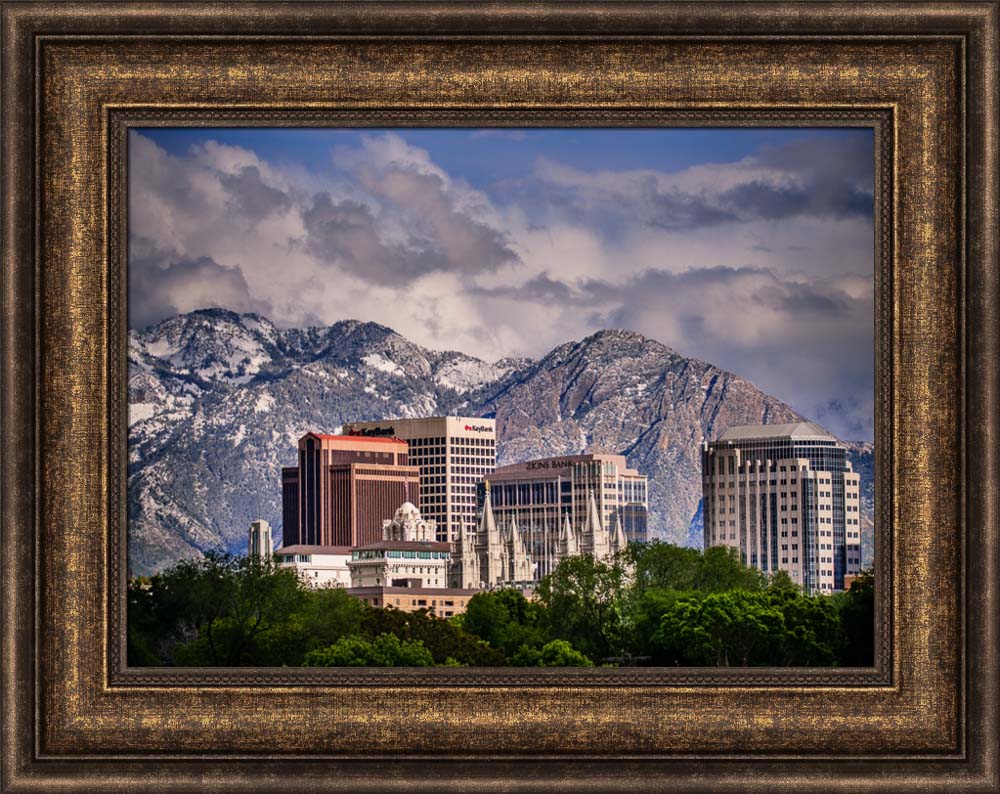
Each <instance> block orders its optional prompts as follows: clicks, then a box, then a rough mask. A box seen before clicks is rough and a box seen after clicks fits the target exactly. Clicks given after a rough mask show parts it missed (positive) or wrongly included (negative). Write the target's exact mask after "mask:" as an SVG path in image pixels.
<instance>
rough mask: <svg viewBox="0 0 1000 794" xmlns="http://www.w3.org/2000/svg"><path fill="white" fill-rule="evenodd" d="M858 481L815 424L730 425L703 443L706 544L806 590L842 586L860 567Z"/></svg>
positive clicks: (841, 450) (837, 444) (822, 590)
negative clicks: (734, 553) (727, 549)
mask: <svg viewBox="0 0 1000 794" xmlns="http://www.w3.org/2000/svg"><path fill="white" fill-rule="evenodd" d="M859 482H860V478H859V476H858V475H857V474H856V473H855V472H854V471H853V468H852V466H851V463H850V461H848V460H847V450H846V448H845V447H844V446H843V445H842V444H841V443H840V442H838V441H837V439H836V438H834V437H833V436H832V435H830V434H829V433H828V432H827V431H825V430H824V429H823V428H821V427H819V426H818V425H815V424H813V423H811V422H799V423H794V424H782V425H751V426H743V427H731V428H729V429H728V430H727V431H726V432H725V433H723V434H722V436H721V437H720V438H719V440H718V441H713V442H705V443H703V445H702V494H703V514H704V527H705V548H709V547H710V546H716V545H727V546H732V547H733V548H735V549H738V550H739V552H740V557H741V559H742V560H743V562H744V564H746V565H750V566H752V567H754V568H758V569H760V570H761V571H764V572H765V573H767V574H773V573H774V572H775V571H786V572H787V573H788V575H789V576H790V577H791V578H792V580H793V581H794V582H795V583H796V584H798V585H800V586H801V587H803V588H804V589H805V590H806V592H808V593H832V592H835V591H839V590H843V589H844V585H845V577H847V579H846V581H848V582H849V581H850V578H849V577H852V576H854V575H856V574H857V573H858V572H859V571H860V569H861V526H860V525H861V520H860V519H861V497H860V485H859Z"/></svg>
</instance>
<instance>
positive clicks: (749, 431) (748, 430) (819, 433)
mask: <svg viewBox="0 0 1000 794" xmlns="http://www.w3.org/2000/svg"><path fill="white" fill-rule="evenodd" d="M772 438H775V439H777V438H781V439H786V438H790V439H792V440H793V441H836V440H837V439H836V437H834V436H833V435H831V434H830V433H829V432H828V431H826V430H824V429H823V428H822V427H820V426H819V425H817V424H816V423H815V422H792V423H789V424H783V425H737V426H736V427H730V428H729V429H728V430H727V431H726V432H725V433H723V434H722V435H721V436H719V441H757V440H764V439H772Z"/></svg>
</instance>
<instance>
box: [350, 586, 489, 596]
mask: <svg viewBox="0 0 1000 794" xmlns="http://www.w3.org/2000/svg"><path fill="white" fill-rule="evenodd" d="M347 592H348V593H349V594H351V595H374V594H376V593H404V594H406V593H412V594H413V595H469V596H471V595H475V594H476V593H479V592H482V591H481V590H466V589H462V588H458V587H392V586H389V585H378V586H375V587H348V588H347Z"/></svg>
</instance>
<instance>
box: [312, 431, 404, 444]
mask: <svg viewBox="0 0 1000 794" xmlns="http://www.w3.org/2000/svg"><path fill="white" fill-rule="evenodd" d="M306 436H315V437H316V438H321V439H323V440H324V441H355V442H356V441H363V442H365V443H374V444H406V443H407V442H406V441H404V440H403V439H401V438H389V437H387V436H359V435H353V436H350V435H348V436H333V435H330V434H329V433H306ZM303 438H305V436H303Z"/></svg>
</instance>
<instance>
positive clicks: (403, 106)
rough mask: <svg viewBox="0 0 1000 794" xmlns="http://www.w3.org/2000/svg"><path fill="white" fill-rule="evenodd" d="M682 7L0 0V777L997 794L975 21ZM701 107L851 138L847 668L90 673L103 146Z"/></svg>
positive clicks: (838, 8) (986, 228) (108, 206)
mask: <svg viewBox="0 0 1000 794" xmlns="http://www.w3.org/2000/svg"><path fill="white" fill-rule="evenodd" d="M696 5H698V6H699V7H697V8H695V7H689V6H685V5H683V4H681V5H671V4H632V3H623V4H621V6H620V8H618V9H615V8H613V7H605V6H599V5H592V6H591V5H587V4H577V3H570V4H566V5H565V7H564V8H562V9H560V8H558V7H557V6H555V5H544V4H515V5H512V6H510V8H509V10H508V9H506V8H501V7H496V6H488V7H486V9H485V10H481V11H475V10H474V9H473V8H472V6H471V5H462V4H454V5H448V4H439V3H428V4H425V5H423V7H422V8H419V9H418V8H417V7H415V6H402V5H400V4H397V3H376V4H364V3H359V4H355V3H344V4H342V5H340V7H334V6H327V5H320V4H309V6H308V7H298V6H294V5H289V6H281V7H279V6H266V5H254V4H233V5H228V6H215V5H211V4H191V5H186V6H184V7H183V8H184V12H183V13H182V12H181V11H180V10H170V9H168V8H166V7H163V6H152V5H149V6H143V5H139V4H130V5H128V6H115V7H113V8H112V7H110V6H99V5H84V6H58V5H56V4H53V5H48V4H44V3H42V4H38V5H36V6H29V5H23V6H22V5H16V4H11V3H5V4H4V5H3V9H2V10H3V23H4V29H3V38H4V47H3V50H4V52H3V81H4V88H5V92H4V99H3V110H4V121H3V124H4V127H3V131H4V136H3V137H4V151H3V165H4V173H5V181H6V184H5V194H4V201H3V211H4V215H3V223H4V227H3V228H4V231H5V234H6V240H7V245H6V246H5V250H4V252H3V277H4V283H3V286H4V289H3V297H2V300H3V305H4V315H3V338H4V348H3V367H4V368H3V375H4V378H3V390H4V391H3V442H4V446H5V455H4V458H3V461H2V465H3V486H4V487H3V492H2V498H3V521H4V528H5V547H4V554H3V557H2V561H0V564H2V566H3V603H4V613H5V615H6V616H8V618H10V619H8V620H5V621H4V626H3V628H2V637H3V659H4V670H3V673H2V675H3V679H2V680H3V692H4V701H3V711H4V720H5V731H4V738H3V740H2V741H3V745H2V746H3V753H4V761H5V764H4V773H3V774H4V784H5V785H8V784H12V785H10V788H11V790H23V791H28V790H33V791H45V790H51V789H52V788H53V787H55V786H63V787H65V786H67V785H73V786H76V787H78V788H79V789H81V790H83V789H89V790H94V791H104V790H108V789H109V788H112V787H117V788H124V787H128V788H132V787H135V788H138V787H140V786H141V785H143V784H148V783H149V782H150V781H151V780H156V781H157V782H158V784H159V785H160V787H162V788H166V787H167V786H177V787H181V786H184V785H187V786H193V785H199V784H202V785H204V784H205V782H206V781H213V783H212V785H215V786H216V787H217V788H218V789H219V790H233V791H237V790H240V791H246V790H259V791H265V790H266V791H281V790H284V789H286V788H287V785H288V781H289V779H290V776H295V780H296V782H297V783H298V784H299V785H300V786H301V788H303V789H308V790H310V791H333V790H357V791H360V790H373V791H388V790H399V789H403V788H405V787H407V786H408V785H411V784H412V782H413V781H414V780H425V781H426V780H429V779H434V780H435V785H436V786H437V788H438V789H439V790H446V789H447V790H457V789H459V788H461V787H471V786H479V785H482V786H486V785H490V784H492V785H494V786H499V785H501V784H503V783H504V782H509V781H513V780H521V781H524V780H525V777H524V776H525V775H530V776H531V777H532V778H533V781H534V783H535V784H536V785H538V786H539V787H540V786H541V784H542V781H545V783H544V785H545V787H546V788H549V789H551V790H606V789H607V788H608V787H610V786H611V785H618V786H622V787H628V788H629V789H630V790H632V791H643V790H653V789H654V788H662V786H663V785H664V782H665V781H666V780H667V779H668V778H670V782H671V784H672V785H675V786H676V787H678V788H679V789H682V790H692V789H694V788H695V787H698V786H703V785H704V784H705V781H706V779H708V778H711V779H712V780H713V781H715V782H717V783H718V785H719V786H720V787H729V788H732V789H735V790H750V789H753V790H772V791H773V790H788V789H793V788H799V789H803V788H809V787H810V786H813V787H814V786H815V785H816V780H822V781H823V788H824V790H832V789H843V790H846V789H856V788H857V787H858V786H864V785H865V784H866V781H872V782H873V781H874V780H875V779H876V777H877V779H878V780H879V781H880V782H881V783H883V784H888V785H889V786H891V787H895V788H898V789H899V790H907V789H909V790H913V789H915V788H926V787H928V786H943V785H950V786H964V787H967V788H971V787H973V786H979V787H982V788H986V787H987V786H995V785H996V784H997V782H998V780H1000V775H998V772H997V765H996V758H995V753H996V746H997V741H996V724H995V722H996V720H995V715H996V712H995V707H996V689H997V687H996V683H997V646H998V642H997V627H996V625H995V623H996V621H995V614H996V609H997V552H998V548H1000V547H998V539H997V526H996V517H997V514H996V501H997V493H996V485H995V484H996V482H997V468H996V450H995V449H994V448H993V447H994V446H995V444H994V442H993V441H992V439H995V438H996V434H997V429H998V428H997V408H996V402H995V400H996V385H997V383H996V380H997V371H998V369H1000V367H998V362H997V357H996V352H997V351H996V346H997V340H996V321H995V303H996V299H997V287H996V277H997V267H996V266H997V220H998V219H997V203H996V201H997V199H996V189H997V168H996V165H997V160H996V139H997V135H996V108H997V98H996V86H997V60H996V47H995V44H996V42H997V17H998V14H997V8H998V7H997V4H996V3H969V4H959V5H957V6H956V5H949V6H943V5H941V6H939V5H934V4H932V5H929V6H920V7H913V6H904V5H895V4H884V5H879V6H875V7H874V8H871V9H867V8H864V7H862V6H860V5H850V4H841V3H830V4H826V3H821V4H808V5H796V4H794V3H776V4H772V5H769V6H757V5H753V4H740V5H739V6H719V5H717V4H714V3H708V4H696ZM755 13H756V14H757V16H755ZM779 30H780V31H781V35H776V34H775V33H774V31H779ZM345 31H349V33H345ZM737 33H739V35H736V34H737ZM484 65H485V68H484ZM380 113H381V114H382V115H379V114H380ZM185 114H189V115H188V117H187V119H186V120H185V119H184V115H185ZM199 114H200V115H199ZM269 114H270V119H271V120H270V121H267V119H268V118H269ZM352 114H353V115H352ZM393 114H395V115H393ZM574 114H578V115H576V116H575V117H574ZM588 114H589V115H588ZM643 114H646V116H645V117H643ZM685 114H687V115H686V116H685ZM713 114H714V115H715V118H716V121H717V122H718V123H719V124H727V125H728V124H735V123H737V122H736V121H734V119H745V120H749V121H750V125H751V126H752V125H756V124H762V123H765V120H767V119H771V120H774V121H781V123H787V124H790V125H795V126H800V125H813V124H815V125H819V124H835V123H837V121H836V120H834V119H833V118H832V117H833V116H835V115H836V114H847V115H844V116H842V118H841V123H851V124H854V125H859V126H874V127H875V128H876V130H877V135H878V141H877V144H876V146H877V151H878V152H879V168H878V170H877V178H876V201H877V208H878V212H877V218H876V243H877V246H878V257H879V262H880V265H879V267H877V268H876V272H877V274H879V275H878V276H877V278H879V279H880V281H879V282H878V283H877V291H878V298H877V305H878V307H879V308H878V310H877V312H876V315H877V320H876V321H877V322H879V323H881V325H880V326H879V327H878V341H877V357H878V365H877V368H876V377H877V379H878V381H877V397H878V400H879V402H880V404H881V406H880V408H879V410H878V411H877V414H876V459H877V464H876V465H877V466H878V469H877V473H876V481H877V483H878V484H877V486H876V487H877V494H878V496H877V505H876V510H877V521H878V522H879V527H878V528H879V533H880V534H879V536H878V539H877V541H876V553H877V555H878V556H877V564H878V566H879V577H880V588H881V589H880V591H879V601H878V604H879V607H878V614H879V615H880V618H879V620H880V624H879V633H878V636H879V637H880V638H881V639H880V643H881V645H880V647H879V648H878V649H877V651H876V664H877V667H876V668H874V669H873V670H868V671H816V672H817V673H818V675H817V676H812V671H804V670H801V669H800V670H790V671H787V672H786V671H773V670H762V671H759V672H758V671H741V672H739V673H736V674H735V677H732V676H733V673H732V671H722V672H717V671H715V670H707V669H706V670H697V671H692V670H688V671H676V676H675V677H673V678H671V676H672V675H674V674H675V671H663V670H659V671H657V670H653V671H652V676H657V675H659V676H661V677H660V678H659V679H655V680H652V679H646V680H617V681H614V680H613V679H610V680H609V679H607V678H605V679H601V680H587V679H586V677H585V676H586V675H587V674H586V673H585V672H584V671H581V673H580V674H579V675H580V677H579V678H575V676H577V674H576V673H574V672H564V671H562V672H560V671H556V672H554V674H553V675H552V676H548V675H539V673H538V672H537V671H536V672H532V673H529V674H528V675H529V676H535V677H536V678H535V680H520V679H519V680H516V681H515V680H514V676H513V675H511V677H510V678H509V679H506V680H504V681H502V682H499V683H498V682H484V681H482V680H467V681H461V680H460V679H458V678H455V677H454V676H456V673H455V672H453V671H442V673H443V674H444V675H445V676H449V677H448V678H440V679H435V680H431V679H430V677H429V676H428V673H429V672H430V671H417V672H415V673H412V675H413V676H415V678H413V679H409V678H408V677H407V674H408V673H409V671H406V672H404V671H392V672H389V673H386V674H385V675H386V677H385V678H379V679H377V680H376V679H375V678H368V679H367V680H356V681H353V682H348V681H347V680H346V679H344V678H340V685H337V684H334V683H333V682H332V681H330V680H306V679H301V680H295V679H293V678H292V677H291V675H289V674H288V673H281V672H278V673H275V672H271V671H264V670H249V671H241V670H238V671H233V670H227V671H204V670H191V671H185V672H183V673H181V672H176V671H171V672H165V671H158V670H150V671H144V672H142V673H140V672H138V671H134V670H129V669H128V668H126V667H125V666H124V665H123V663H122V656H121V647H120V637H121V634H120V632H121V630H122V625H123V624H122V617H123V616H122V613H121V610H122V609H123V599H121V598H119V597H118V596H117V595H116V593H115V589H116V588H120V587H121V581H122V579H121V577H122V576H123V573H122V568H123V562H124V557H123V556H122V554H121V552H122V551H123V549H122V547H121V544H122V541H123V536H122V535H121V533H122V532H124V517H123V515H122V510H123V504H124V503H123V501H122V495H123V491H122V490H121V487H123V482H122V481H123V479H124V477H123V473H124V470H123V468H122V467H123V465H124V463H123V460H124V459H123V458H122V457H121V456H122V455H123V452H124V446H123V444H124V435H123V433H124V422H123V418H124V414H123V412H122V411H123V397H124V393H123V391H122V388H121V387H122V385H123V384H122V381H121V380H120V379H119V380H117V381H116V378H120V377H121V376H122V374H123V372H124V370H123V368H122V367H123V366H124V363H123V352H124V345H123V341H124V340H123V339H122V338H121V333H120V329H121V328H122V327H123V326H122V325H121V321H122V317H123V312H124V302H123V294H124V293H123V291H122V290H123V289H124V278H123V277H122V276H123V273H122V267H123V264H124V259H123V250H122V240H123V239H124V237H123V235H122V231H123V228H124V226H123V224H125V223H127V219H126V218H125V217H124V214H123V213H122V212H121V207H122V205H121V202H120V201H119V199H116V198H115V197H116V195H118V196H119V198H120V193H118V194H116V191H120V185H122V184H124V182H123V181H122V179H123V175H124V174H123V170H122V169H123V168H124V162H125V158H123V157H122V156H121V148H120V147H121V143H122V140H123V135H124V132H123V130H125V129H126V128H127V127H128V126H129V125H133V124H139V123H141V124H151V123H155V122H156V121H157V118H159V119H160V121H161V122H162V123H180V122H181V121H183V123H188V124H197V125H201V126H216V125H221V124H223V123H229V122H225V121H221V119H236V118H237V117H242V118H243V119H244V122H245V123H248V124H258V123H260V122H261V121H262V120H264V121H267V123H268V124H272V125H277V124H285V123H290V120H291V119H296V118H298V119H300V121H301V123H303V124H307V125H310V126H311V125H314V124H317V123H323V124H326V123H330V124H331V126H332V125H334V122H335V121H336V120H337V119H338V118H340V119H344V118H353V119H354V121H353V123H354V124H355V125H357V126H362V122H363V120H364V118H365V117H366V115H367V117H368V118H370V119H371V121H370V122H369V123H370V124H375V123H376V121H375V119H376V118H377V123H380V124H383V125H385V124H387V123H388V122H390V121H392V123H394V124H399V125H400V126H403V125H404V124H407V123H410V124H411V125H412V124H418V123H419V124H422V123H429V121H428V120H430V119H438V121H439V122H441V123H442V125H444V126H448V125H449V124H445V123H444V122H447V121H448V120H449V119H451V120H457V119H465V120H466V123H479V124H482V125H484V126H505V125H506V126H525V125H528V124H529V121H528V119H529V118H531V119H535V120H537V121H538V123H540V124H543V125H548V124H551V123H553V120H558V119H561V120H562V121H561V124H562V125H566V126H573V125H574V124H573V123H571V121H570V119H574V118H575V119H576V121H578V122H579V125H580V126H591V125H593V126H614V125H621V126H642V125H644V124H646V123H648V124H654V123H655V124H656V125H660V124H663V125H674V126H695V125H709V124H711V123H712V122H711V119H712V117H713ZM755 114H756V115H755ZM822 114H830V117H827V118H823V116H822ZM850 114H855V115H854V116H853V117H850ZM309 115H311V116H312V118H307V116H309ZM490 117H492V119H493V120H492V122H489V121H488V119H489V118H490ZM406 119H409V120H410V121H409V122H407V121H406ZM476 119H478V121H475V120H476ZM594 119H603V121H602V122H601V124H597V123H595V122H594ZM694 119H697V121H693V120H694ZM318 120H320V121H318ZM616 120H617V121H616ZM640 122H641V123H640ZM232 123H236V122H235V121H233V122H232ZM116 141H117V143H116ZM116 147H118V149H117V154H116ZM884 185H887V186H888V187H884ZM116 206H117V207H118V210H116V209H115V208H116ZM116 213H117V214H116ZM886 213H888V214H886ZM116 238H117V242H116ZM883 260H885V261H886V262H888V264H887V265H885V266H884V268H885V269H883V265H882V264H881V263H882V262H883ZM883 296H884V301H883ZM890 456H891V457H890ZM116 461H119V462H121V466H118V467H116ZM116 486H117V487H116ZM883 517H888V518H889V521H883ZM116 560H117V562H116ZM116 566H117V567H116ZM883 567H885V570H886V571H887V572H888V578H887V579H886V580H885V581H882V580H881V577H882V569H883ZM116 642H117V643H118V647H117V651H116V648H115V644H116ZM609 672H610V674H611V675H621V672H620V671H609ZM483 673H484V671H482V670H477V671H475V672H474V673H471V674H472V675H475V676H482V675H483ZM509 673H510V671H505V675H507V674H509ZM147 674H148V675H149V676H150V677H149V678H142V677H141V676H145V675H147ZM283 675H286V676H288V677H287V678H284V679H282V676H283ZM359 675H360V676H361V678H362V679H363V678H364V676H370V675H371V674H370V673H368V672H363V673H360V674H359ZM591 675H592V673H591ZM627 675H628V676H631V675H632V671H629V673H627ZM157 676H161V677H160V678H157ZM184 676H189V677H188V678H186V679H185V678H184ZM420 676H425V678H420ZM727 676H731V677H730V678H728V679H727ZM823 676H825V678H823ZM838 676H841V677H838ZM852 676H853V678H852ZM640 677H641V674H640ZM8 726H9V727H10V730H8V729H7V728H8ZM473 758H475V759H481V761H482V763H477V764H474V765H470V764H466V765H465V766H462V765H461V764H459V763H456V764H454V765H451V766H449V765H447V762H448V760H449V759H451V760H453V761H456V762H458V761H465V762H467V761H469V760H470V759H473ZM295 759H299V760H298V761H296V760H295ZM302 759H306V760H308V761H309V762H310V763H307V764H303V763H302ZM415 759H425V760H423V761H419V760H415ZM429 759H434V760H433V761H431V760H429ZM514 759H522V760H519V761H517V762H516V763H515V762H514ZM531 759H533V760H531ZM585 759H592V760H593V761H595V762H596V761H598V760H599V761H600V764H599V765H596V766H595V765H593V764H591V765H589V766H588V765H587V764H586V763H584V760H585ZM848 759H849V760H850V763H849V764H845V763H844V762H845V761H847V760H848ZM734 762H737V763H734ZM828 775H829V776H830V777H827V776H828Z"/></svg>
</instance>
